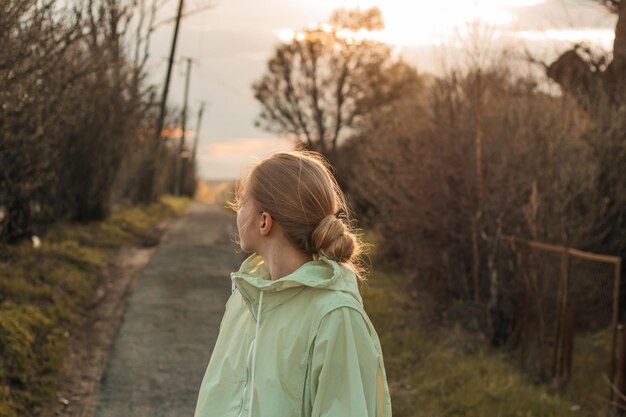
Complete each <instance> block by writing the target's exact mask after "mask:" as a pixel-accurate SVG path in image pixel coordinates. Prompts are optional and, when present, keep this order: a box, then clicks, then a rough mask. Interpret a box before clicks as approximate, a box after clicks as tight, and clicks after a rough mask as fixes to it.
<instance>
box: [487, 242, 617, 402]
mask: <svg viewBox="0 0 626 417" xmlns="http://www.w3.org/2000/svg"><path fill="white" fill-rule="evenodd" d="M504 242H505V244H504V245H502V246H501V250H500V254H499V262H498V265H499V268H498V269H499V274H500V276H503V277H507V279H506V281H504V280H503V281H502V282H501V287H502V288H501V289H500V291H501V296H500V299H501V301H500V304H502V305H503V306H507V307H508V310H507V309H505V311H507V313H506V314H508V316H509V317H508V322H509V323H511V325H510V337H508V338H507V343H508V346H509V347H510V348H511V351H512V352H513V353H514V355H515V356H516V357H517V358H518V360H519V362H520V365H521V367H522V368H523V369H524V370H525V371H526V372H527V373H528V374H530V375H532V376H534V377H535V378H536V379H537V380H541V381H544V382H547V381H552V382H554V383H555V384H556V385H557V386H560V387H566V388H567V390H568V391H569V392H571V393H573V394H575V395H576V397H577V398H579V399H580V401H581V402H586V403H587V405H590V406H593V408H595V409H601V408H602V407H606V404H609V403H610V400H612V398H613V394H612V389H611V384H613V383H614V381H615V376H616V372H615V371H616V362H617V360H618V359H617V357H616V354H617V352H616V351H617V350H616V344H617V340H616V327H617V324H618V323H617V322H618V310H619V309H618V307H619V306H618V303H619V278H620V268H621V261H620V258H616V257H609V256H603V255H595V254H591V253H587V252H582V251H578V250H574V249H570V248H564V247H559V246H553V245H547V244H543V243H540V242H534V241H527V240H523V239H519V238H514V237H507V238H505V239H504ZM607 400H609V401H607Z"/></svg>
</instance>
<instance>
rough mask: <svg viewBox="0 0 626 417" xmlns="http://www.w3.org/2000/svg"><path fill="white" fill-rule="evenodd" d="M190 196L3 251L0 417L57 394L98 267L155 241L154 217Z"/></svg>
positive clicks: (63, 227) (58, 227)
mask: <svg viewBox="0 0 626 417" xmlns="http://www.w3.org/2000/svg"><path fill="white" fill-rule="evenodd" d="M189 201H190V200H189V199H188V198H186V197H170V196H163V197H162V198H161V199H160V201H158V202H156V203H153V204H151V205H147V206H137V207H133V208H129V209H124V210H120V211H116V212H114V213H113V214H112V215H111V216H110V218H108V219H106V220H102V221H97V222H91V223H83V224H81V223H70V222H59V223H55V224H53V225H52V226H51V227H50V228H48V229H47V231H46V232H45V233H44V234H43V236H41V246H39V247H35V245H33V243H32V242H30V241H22V242H21V243H20V244H17V245H5V246H2V247H1V250H0V416H1V417H22V416H27V415H31V414H32V411H33V410H34V409H35V408H36V407H37V406H38V405H40V404H42V403H44V402H46V401H49V400H50V399H51V398H53V397H54V395H55V392H56V388H57V387H58V385H59V383H60V381H61V380H62V375H61V374H60V372H61V369H62V364H63V359H64V356H65V354H66V352H67V348H68V344H69V342H70V339H71V337H72V334H73V333H74V331H75V329H77V328H78V327H79V326H80V324H81V323H82V321H81V320H82V319H83V316H84V313H85V312H87V311H88V310H89V309H90V306H91V305H92V303H93V302H94V289H95V288H96V287H97V284H98V279H99V276H100V272H101V269H102V267H103V266H104V265H105V264H106V263H107V262H109V261H110V260H112V258H113V256H114V255H115V254H116V252H117V251H118V250H119V249H120V248H121V247H123V246H127V245H139V246H153V245H155V244H157V243H158V241H159V237H160V234H161V233H162V230H160V229H158V228H157V227H156V226H157V224H158V223H159V222H161V221H163V220H165V219H167V218H170V217H172V216H178V215H180V214H182V213H183V212H184V211H185V209H186V207H187V205H188V203H189Z"/></svg>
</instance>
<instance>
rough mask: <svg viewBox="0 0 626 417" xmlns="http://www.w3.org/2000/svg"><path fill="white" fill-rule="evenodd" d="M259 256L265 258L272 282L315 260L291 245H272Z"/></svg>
mask: <svg viewBox="0 0 626 417" xmlns="http://www.w3.org/2000/svg"><path fill="white" fill-rule="evenodd" d="M259 255H261V257H262V258H263V262H264V263H265V266H266V267H267V270H268V271H269V273H270V279H271V280H272V281H275V280H277V279H280V278H282V277H284V276H287V275H289V274H291V273H292V272H294V271H295V270H296V269H298V268H300V267H301V266H302V265H304V264H305V263H307V262H309V261H311V260H313V257H312V256H311V255H307V254H306V253H304V252H302V251H301V250H298V249H296V248H294V247H293V246H292V245H289V244H284V245H272V246H270V247H268V248H266V250H265V251H264V253H259Z"/></svg>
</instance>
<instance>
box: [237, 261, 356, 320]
mask: <svg viewBox="0 0 626 417" xmlns="http://www.w3.org/2000/svg"><path fill="white" fill-rule="evenodd" d="M231 280H232V282H233V290H234V289H235V287H236V288H237V289H239V291H240V292H241V295H242V296H243V297H244V299H245V300H246V301H247V302H248V303H249V306H250V307H251V310H252V312H253V314H254V313H255V310H256V308H255V307H256V306H257V304H258V299H259V296H260V293H261V292H263V293H264V294H265V299H264V301H263V310H266V309H271V308H274V307H277V306H278V305H280V304H282V303H283V302H285V301H287V300H288V299H289V298H291V297H293V296H294V295H296V294H298V293H299V292H300V291H302V290H304V289H305V288H307V287H310V288H318V289H326V290H337V291H341V292H344V293H347V294H349V295H350V296H352V297H353V298H355V299H356V300H358V301H359V302H360V303H361V304H362V303H363V300H362V299H361V295H360V293H359V288H358V283H357V278H356V274H355V273H354V271H353V270H352V269H350V268H349V267H348V266H346V265H343V264H340V263H338V262H336V261H334V260H332V259H330V258H328V257H326V256H324V255H319V256H318V255H314V257H313V260H312V261H309V262H306V263H305V264H303V265H302V266H300V267H299V268H298V269H296V270H295V271H293V272H292V273H291V274H289V275H286V276H284V277H282V278H280V279H277V280H271V279H270V274H269V271H268V269H267V267H266V265H265V262H264V261H263V258H262V257H261V256H260V255H258V254H256V253H255V254H252V255H250V256H249V257H248V258H247V259H246V260H245V261H243V263H242V264H241V267H240V268H239V270H238V271H237V272H233V273H231Z"/></svg>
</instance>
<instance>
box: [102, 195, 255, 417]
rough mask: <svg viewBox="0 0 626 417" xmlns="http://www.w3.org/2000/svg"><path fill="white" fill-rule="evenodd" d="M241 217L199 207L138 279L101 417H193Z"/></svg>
mask: <svg viewBox="0 0 626 417" xmlns="http://www.w3.org/2000/svg"><path fill="white" fill-rule="evenodd" d="M235 230H236V226H235V221H234V216H233V215H232V213H229V212H228V211H226V210H225V209H223V208H220V207H218V206H216V205H208V204H204V203H200V202H193V203H192V204H191V206H190V208H189V210H188V212H187V213H186V214H185V215H184V216H183V217H181V218H180V219H178V220H177V221H176V222H175V223H173V224H172V225H171V226H170V228H169V230H168V231H167V233H166V235H165V237H164V238H163V241H162V243H161V245H160V246H159V248H158V250H157V252H156V253H155V254H154V256H153V257H152V259H151V261H150V263H149V264H148V265H147V266H146V268H145V269H144V270H143V271H142V272H141V275H140V276H139V277H138V279H137V281H136V283H135V288H134V289H133V292H132V295H131V297H130V300H129V303H128V307H127V310H126V313H125V315H124V322H123V324H122V326H121V327H120V330H119V332H118V334H117V337H116V339H115V342H114V345H113V349H112V351H111V356H110V358H109V362H108V365H107V368H106V371H105V372H104V375H103V377H102V381H101V385H100V393H99V396H98V405H97V409H96V417H144V416H145V417H170V416H171V417H186V416H189V417H191V416H193V411H194V408H195V403H196V399H197V394H198V389H199V388H200V383H201V381H202V377H203V375H204V370H205V368H206V365H207V363H208V361H209V358H210V356H211V351H212V349H213V346H214V345H215V340H216V338H217V332H218V329H219V324H220V321H221V318H222V315H223V313H224V306H225V304H226V300H227V299H228V297H229V295H230V289H231V282H230V272H232V271H234V270H236V269H237V268H238V267H239V265H240V263H241V260H242V259H243V254H241V253H240V252H238V251H237V249H238V248H237V246H236V245H235V244H234V243H233V242H232V238H233V233H234V232H235Z"/></svg>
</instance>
